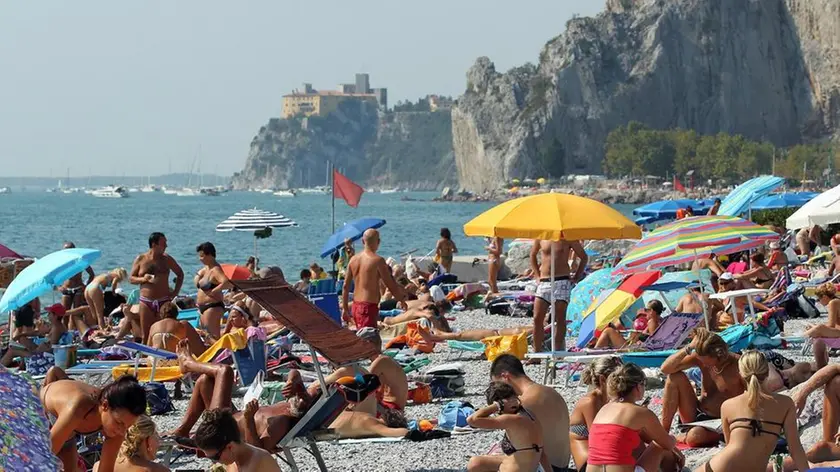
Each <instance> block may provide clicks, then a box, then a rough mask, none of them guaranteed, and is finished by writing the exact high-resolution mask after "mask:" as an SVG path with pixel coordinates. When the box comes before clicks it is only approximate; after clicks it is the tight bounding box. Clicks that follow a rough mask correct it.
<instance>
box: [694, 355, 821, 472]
mask: <svg viewBox="0 0 840 472" xmlns="http://www.w3.org/2000/svg"><path fill="white" fill-rule="evenodd" d="M738 370H739V372H740V374H741V378H742V379H743V380H744V382H745V383H746V384H747V391H746V392H744V393H742V394H740V395H738V396H737V397H734V398H730V399H729V400H726V401H725V402H723V405H721V407H720V414H721V416H720V418H721V426H722V428H723V431H724V437H725V439H726V447H724V448H723V451H720V452H719V453H717V454H715V455H714V457H712V459H711V460H709V461H708V462H707V463H706V464H705V465H703V466H700V467H698V468H697V469H696V471H698V472H708V471H712V470H717V471H725V470H752V471H763V470H765V469H767V463H768V461H769V460H770V455H771V454H773V451H774V450H775V449H776V446H777V444H778V441H779V438H781V435H782V433H784V435H785V439H786V440H787V448H788V451H789V453H790V457H791V459H792V463H793V464H794V465H795V466H796V468H797V470H808V469H809V465H808V458H807V457H806V455H805V450H804V449H803V448H802V443H801V441H800V440H799V429H798V428H799V427H798V425H797V418H798V416H799V415H798V414H797V411H796V406H795V405H794V403H793V400H791V398H790V397H788V396H787V395H782V394H777V393H769V392H768V390H767V388H766V386H765V382H766V381H767V378H768V376H769V374H770V366H769V365H768V363H767V359H766V358H765V357H764V354H762V353H761V352H758V351H746V352H744V353H742V354H741V358H740V359H739V360H738ZM826 403H828V400H827V399H826Z"/></svg>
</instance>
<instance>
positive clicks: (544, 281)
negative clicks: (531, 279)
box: [531, 239, 589, 352]
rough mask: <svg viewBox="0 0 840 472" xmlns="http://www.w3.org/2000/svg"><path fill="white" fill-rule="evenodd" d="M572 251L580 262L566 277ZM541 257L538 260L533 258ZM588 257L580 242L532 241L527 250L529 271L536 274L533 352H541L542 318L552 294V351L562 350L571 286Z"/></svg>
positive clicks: (584, 266)
mask: <svg viewBox="0 0 840 472" xmlns="http://www.w3.org/2000/svg"><path fill="white" fill-rule="evenodd" d="M552 247H553V248H554V281H552V280H551V254H552ZM572 251H574V253H575V255H577V257H578V258H579V259H580V262H578V265H577V270H576V271H575V273H574V275H571V274H570V272H571V271H570V269H569V255H570V252H572ZM539 255H541V256H542V257H541V258H540V259H539V261H538V258H537V256H539ZM588 261H589V256H587V255H586V251H584V249H583V246H582V245H581V244H580V241H560V242H553V241H541V240H539V239H535V240H534V245H533V246H532V247H531V272H532V273H533V274H539V282H540V283H539V285H538V286H537V293H536V299H535V300H534V352H540V351H542V350H543V341H544V339H545V333H544V331H543V327H544V326H545V316H546V314H547V313H548V310H549V305H550V304H551V292H552V291H554V332H555V339H556V340H557V341H556V344H557V345H556V346H552V347H551V350H552V351H557V350H560V351H563V350H565V349H566V308H567V307H568V306H569V297H570V296H571V293H572V284H573V283H574V282H577V281H578V280H580V279H581V277H582V276H583V272H584V270H585V269H586V263H587V262H588Z"/></svg>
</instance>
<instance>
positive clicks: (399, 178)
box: [233, 101, 456, 189]
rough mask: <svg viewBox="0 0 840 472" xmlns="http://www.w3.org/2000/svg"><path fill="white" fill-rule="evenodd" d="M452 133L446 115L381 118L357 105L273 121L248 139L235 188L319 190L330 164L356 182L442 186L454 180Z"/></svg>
mask: <svg viewBox="0 0 840 472" xmlns="http://www.w3.org/2000/svg"><path fill="white" fill-rule="evenodd" d="M451 136H452V130H451V119H450V114H449V112H448V111H440V112H387V113H383V112H380V111H378V110H377V109H376V107H374V106H370V105H369V104H366V103H362V102H352V101H350V102H344V103H342V104H341V106H340V107H339V109H338V110H337V111H335V112H333V113H331V114H329V115H327V116H324V117H310V118H301V117H295V118H289V119H280V118H272V119H271V120H269V122H268V124H267V125H265V126H263V127H262V128H260V130H259V133H257V135H256V136H254V138H253V140H252V141H251V148H250V152H249V153H248V158H247V160H246V162H245V168H244V169H243V170H242V172H239V173H237V174H235V175H234V177H233V185H234V188H237V189H244V188H297V187H310V186H317V185H324V183H325V182H326V179H327V175H328V171H327V165H328V164H327V163H328V162H330V161H332V162H334V163H335V167H336V168H337V169H339V170H341V171H342V172H343V173H344V174H345V175H346V176H347V177H349V178H351V179H353V180H355V181H357V182H359V183H363V184H370V185H379V186H383V187H384V186H388V187H390V186H400V187H403V188H412V189H440V188H443V187H444V186H446V185H451V184H453V183H454V182H455V179H456V173H455V171H454V166H455V165H454V154H453V152H452V137H451ZM389 171H390V172H389Z"/></svg>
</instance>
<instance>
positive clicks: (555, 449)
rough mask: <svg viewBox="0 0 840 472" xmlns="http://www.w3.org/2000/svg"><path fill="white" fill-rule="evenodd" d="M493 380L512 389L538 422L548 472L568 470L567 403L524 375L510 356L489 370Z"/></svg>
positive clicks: (520, 366) (514, 358) (522, 370)
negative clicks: (548, 467)
mask: <svg viewBox="0 0 840 472" xmlns="http://www.w3.org/2000/svg"><path fill="white" fill-rule="evenodd" d="M490 379H491V380H493V381H501V382H504V383H506V384H508V385H510V386H511V387H513V391H514V392H516V395H518V396H519V400H520V401H521V402H522V406H524V407H525V408H526V409H527V410H528V411H530V412H531V413H533V414H534V416H535V417H536V418H537V419H538V420H539V421H538V423H539V426H540V428H541V429H542V437H543V441H544V445H545V454H546V456H547V458H548V465H549V466H550V467H551V468H550V469H547V470H546V472H552V471H554V472H557V471H565V470H568V469H567V467H568V464H569V454H570V452H569V451H570V446H569V434H568V433H569V409H568V407H567V406H566V400H565V399H564V398H563V396H562V395H560V394H559V393H558V392H557V391H556V390H554V389H553V388H551V387H548V386H545V385H540V384H538V383H536V382H534V381H533V380H531V379H530V378H529V377H528V376H527V375H526V374H525V368H524V367H523V366H522V362H520V361H519V359H517V358H516V357H515V356H512V355H510V354H502V355H501V356H499V357H497V358H496V359H495V360H494V361H493V364H492V365H491V366H490Z"/></svg>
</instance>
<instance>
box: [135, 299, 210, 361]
mask: <svg viewBox="0 0 840 472" xmlns="http://www.w3.org/2000/svg"><path fill="white" fill-rule="evenodd" d="M160 315H161V320H160V321H155V323H154V324H152V328H151V329H150V330H149V345H150V346H152V347H153V348H155V349H164V350H167V351H170V352H175V351H176V350H177V348H178V343H179V342H181V340H183V339H186V340H187V345H188V346H189V349H190V354H192V355H194V356H200V355H201V354H202V353H203V352H204V351H205V350H206V349H207V345H206V344H205V343H204V341H203V340H202V339H201V336H199V334H198V332H197V331H196V330H195V328H193V326H192V325H191V324H190V323H189V321H179V320H178V307H177V306H175V304H174V303H171V302H166V303H164V304H163V305H161V307H160Z"/></svg>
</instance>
